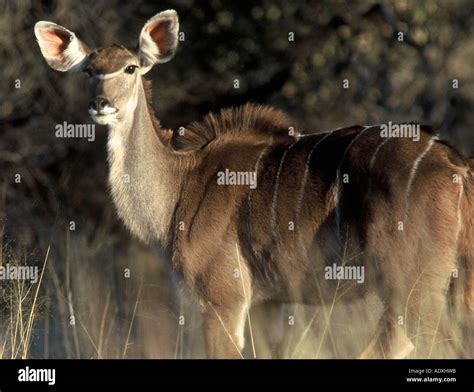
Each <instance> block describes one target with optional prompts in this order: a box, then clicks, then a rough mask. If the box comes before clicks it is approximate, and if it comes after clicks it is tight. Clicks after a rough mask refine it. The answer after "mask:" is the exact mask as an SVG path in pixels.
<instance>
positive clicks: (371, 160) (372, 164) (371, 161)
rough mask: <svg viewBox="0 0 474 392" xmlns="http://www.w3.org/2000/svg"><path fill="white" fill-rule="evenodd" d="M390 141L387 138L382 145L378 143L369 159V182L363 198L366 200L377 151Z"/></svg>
mask: <svg viewBox="0 0 474 392" xmlns="http://www.w3.org/2000/svg"><path fill="white" fill-rule="evenodd" d="M389 140H390V138H387V139H385V140H384V141H383V142H382V143H380V144H379V145H378V146H377V148H376V149H375V151H374V155H372V158H371V159H370V167H369V181H368V184H367V193H366V195H365V198H366V199H368V197H369V195H370V191H371V189H372V170H373V169H374V167H375V161H376V160H377V156H378V154H379V151H380V150H381V148H382V147H383V146H384V145H385V143H387V142H388V141H389Z"/></svg>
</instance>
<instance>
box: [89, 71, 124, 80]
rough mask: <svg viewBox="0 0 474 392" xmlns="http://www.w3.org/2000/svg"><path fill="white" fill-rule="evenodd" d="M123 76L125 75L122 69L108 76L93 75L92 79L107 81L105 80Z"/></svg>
mask: <svg viewBox="0 0 474 392" xmlns="http://www.w3.org/2000/svg"><path fill="white" fill-rule="evenodd" d="M121 74H123V70H121V69H120V70H118V71H116V72H111V73H107V74H95V75H92V77H93V78H94V79H100V80H105V79H112V78H115V77H116V76H119V75H121Z"/></svg>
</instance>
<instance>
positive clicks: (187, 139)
mask: <svg viewBox="0 0 474 392" xmlns="http://www.w3.org/2000/svg"><path fill="white" fill-rule="evenodd" d="M178 30H179V24H178V18H177V14H176V12H175V11H172V10H168V11H164V12H161V13H159V14H157V15H156V16H154V17H153V18H152V19H150V20H149V21H148V22H147V23H146V24H145V25H144V27H143V29H142V31H141V34H140V38H139V48H138V51H137V52H134V51H130V50H128V49H126V48H124V47H121V46H112V47H108V48H104V49H98V50H90V49H89V48H88V47H87V46H86V45H84V44H83V43H82V42H81V41H79V39H78V38H77V37H76V35H75V34H74V33H72V32H71V31H69V30H67V29H65V28H64V27H61V26H58V25H56V24H54V23H51V22H38V23H37V24H36V26H35V34H36V37H37V39H38V43H39V46H40V48H41V51H42V54H43V56H44V58H45V59H46V61H47V62H48V64H49V65H50V66H51V67H52V68H53V69H55V70H58V71H63V72H65V71H72V72H78V71H85V72H87V73H88V74H89V77H90V85H91V90H92V91H91V94H92V99H91V103H90V105H89V113H90V115H91V117H92V118H93V119H94V121H96V122H97V123H99V124H107V125H108V128H109V136H108V160H109V165H110V175H109V181H110V189H111V194H112V197H113V200H114V202H115V205H116V207H117V211H118V214H119V216H120V217H121V218H122V220H123V221H124V223H125V225H126V226H127V227H128V228H129V229H130V230H131V232H132V233H133V234H135V235H136V236H137V237H139V238H140V239H141V240H143V241H145V242H147V243H150V244H158V245H159V246H160V247H161V249H162V250H163V252H164V254H165V255H166V256H167V257H168V258H169V262H170V263H171V265H172V266H173V268H174V270H175V271H176V273H177V274H179V276H180V277H181V278H182V281H183V282H184V283H185V284H186V286H187V287H188V288H189V290H190V292H191V293H192V295H193V297H194V298H195V299H196V301H197V303H198V304H199V306H200V309H201V310H202V314H203V320H204V334H205V340H206V348H207V353H208V356H209V357H219V358H222V357H225V358H233V357H236V358H239V357H242V349H243V347H244V331H245V324H246V317H247V312H248V310H249V308H250V307H251V306H252V305H254V304H257V303H262V302H265V301H272V302H276V303H304V304H319V305H321V304H322V305H324V304H327V303H330V302H331V301H333V299H334V298H335V296H337V295H338V293H341V292H344V293H345V294H344V295H341V296H340V301H351V300H354V299H356V298H359V297H361V296H363V295H365V294H366V293H368V292H372V291H374V292H376V293H377V294H378V295H379V297H380V299H381V301H382V302H383V305H384V313H383V315H382V317H381V320H380V325H379V327H378V329H377V332H376V334H375V336H374V337H373V339H372V340H371V341H370V342H368V346H367V348H366V349H365V350H364V352H363V353H362V354H361V357H362V358H378V357H384V358H402V357H406V356H407V355H409V353H410V352H411V351H412V350H413V347H414V342H413V339H414V336H415V335H416V336H417V338H416V341H417V351H416V355H417V356H421V357H427V356H430V355H431V353H432V349H433V345H434V344H435V341H436V339H438V337H437V335H439V334H440V333H441V328H439V326H440V321H441V320H443V319H444V318H446V317H447V312H446V309H447V305H446V304H447V302H448V301H447V300H448V299H449V296H448V294H447V293H448V288H449V287H450V285H452V284H453V276H456V288H457V290H456V291H455V292H456V297H457V298H458V297H462V298H463V299H464V305H463V307H462V309H463V310H462V312H464V313H466V312H468V311H470V312H472V310H473V306H474V290H473V286H474V275H473V263H474V262H473V260H474V248H473V243H474V231H473V230H474V229H473V228H474V222H473V207H474V200H473V186H474V184H473V171H472V164H470V162H469V160H468V159H466V158H464V157H463V156H461V155H460V154H459V153H458V152H457V151H456V150H455V149H454V148H452V147H450V146H449V145H447V144H446V143H444V142H441V141H439V140H438V138H437V137H436V136H435V135H434V134H433V133H432V132H431V131H430V130H429V129H425V128H424V127H421V128H419V129H418V130H419V132H420V133H419V135H418V137H417V139H416V140H414V139H413V138H407V137H397V136H393V135H392V136H386V135H384V132H383V131H384V130H383V129H382V127H381V126H365V127H362V126H354V127H350V128H345V129H339V130H335V131H332V132H327V133H320V134H309V135H303V134H301V132H300V130H298V129H297V127H296V126H295V124H294V123H293V122H291V121H290V120H288V119H287V118H286V116H285V115H284V114H282V113H281V112H279V111H277V110H274V109H272V108H269V107H264V106H257V105H251V104H247V105H245V106H243V107H239V108H232V109H226V110H223V111H221V112H220V113H219V114H209V115H207V116H206V117H205V118H204V119H203V120H202V121H200V122H195V123H192V124H190V125H188V126H187V127H185V128H184V129H180V130H177V131H172V130H167V129H164V128H162V127H161V125H160V123H159V121H158V120H157V119H156V117H155V116H154V113H153V110H152V108H151V106H150V102H151V101H150V86H149V85H148V84H149V82H147V81H146V80H145V79H143V77H142V76H143V75H144V74H145V73H146V72H148V70H150V69H151V67H152V66H153V65H154V64H156V63H163V62H166V61H168V60H170V59H171V58H172V57H173V55H174V53H175V50H176V47H177V44H178ZM405 125H406V124H405ZM411 126H413V127H416V125H415V124H412V125H411ZM471 162H472V161H471ZM457 270H459V271H462V274H461V275H460V276H459V277H457V274H454V275H453V271H457ZM448 338H449V337H448ZM418 344H419V347H420V348H418Z"/></svg>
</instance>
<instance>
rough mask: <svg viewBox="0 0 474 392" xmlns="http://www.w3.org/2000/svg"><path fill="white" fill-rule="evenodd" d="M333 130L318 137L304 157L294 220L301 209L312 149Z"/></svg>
mask: <svg viewBox="0 0 474 392" xmlns="http://www.w3.org/2000/svg"><path fill="white" fill-rule="evenodd" d="M333 132H334V131H331V132H328V133H326V135H325V136H324V137H322V138H321V139H319V140H318V141H317V142H316V144H315V145H314V146H313V148H312V149H311V151H310V153H309V154H308V157H307V158H306V166H305V168H304V173H303V179H302V180H301V187H300V191H299V193H298V198H297V199H296V209H295V221H296V220H297V219H298V217H299V215H300V211H301V207H302V205H303V197H304V191H305V188H306V182H307V181H308V174H309V165H310V162H311V156H312V155H313V152H314V150H316V147H318V146H319V145H320V144H321V143H322V142H323V141H324V140H325V139H326V138H327V137H328V136H330V135H331V134H332V133H333Z"/></svg>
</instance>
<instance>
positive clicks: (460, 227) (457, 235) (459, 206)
mask: <svg viewBox="0 0 474 392" xmlns="http://www.w3.org/2000/svg"><path fill="white" fill-rule="evenodd" d="M463 194H464V183H463V182H462V177H461V186H460V189H459V197H458V225H457V227H456V249H457V248H459V247H458V244H459V236H460V235H461V229H462V214H461V202H462V196H463Z"/></svg>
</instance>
